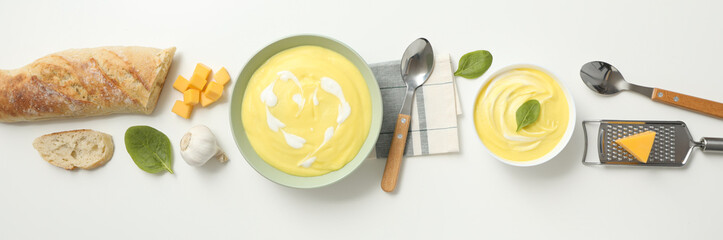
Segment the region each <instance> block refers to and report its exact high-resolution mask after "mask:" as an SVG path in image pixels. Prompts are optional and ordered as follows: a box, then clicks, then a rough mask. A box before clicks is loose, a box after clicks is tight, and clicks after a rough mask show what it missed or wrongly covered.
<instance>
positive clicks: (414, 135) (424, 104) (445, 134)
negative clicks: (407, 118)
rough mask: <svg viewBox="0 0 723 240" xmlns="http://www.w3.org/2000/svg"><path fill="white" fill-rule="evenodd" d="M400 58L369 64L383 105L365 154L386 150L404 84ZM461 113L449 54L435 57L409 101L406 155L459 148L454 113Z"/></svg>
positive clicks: (381, 154)
mask: <svg viewBox="0 0 723 240" xmlns="http://www.w3.org/2000/svg"><path fill="white" fill-rule="evenodd" d="M400 64H401V63H400V61H390V62H383V63H376V64H371V65H370V67H371V69H372V72H374V77H376V79H377V82H378V83H379V89H380V90H381V93H382V102H383V105H384V116H383V118H382V130H381V133H380V134H379V139H378V140H377V144H376V147H375V148H374V150H373V151H372V153H371V154H369V157H368V158H386V157H387V155H388V154H389V146H390V145H391V141H392V135H393V132H394V125H395V123H396V121H397V114H399V110H400V109H401V108H402V100H403V98H404V95H405V93H406V90H407V87H406V85H405V84H404V81H402V75H401V70H400ZM460 114H462V111H461V110H460V106H459V97H458V96H457V87H456V84H455V82H454V74H453V73H452V63H451V59H450V56H449V54H440V55H439V56H437V58H436V59H435V66H434V71H433V72H432V75H431V76H430V77H429V79H428V80H427V82H425V83H424V85H422V86H421V87H419V88H418V89H417V92H416V94H415V96H414V102H413V103H412V122H411V127H410V130H409V135H408V137H407V147H406V150H405V152H404V155H406V156H420V155H429V154H439V153H451V152H459V136H458V132H457V116H458V115H460Z"/></svg>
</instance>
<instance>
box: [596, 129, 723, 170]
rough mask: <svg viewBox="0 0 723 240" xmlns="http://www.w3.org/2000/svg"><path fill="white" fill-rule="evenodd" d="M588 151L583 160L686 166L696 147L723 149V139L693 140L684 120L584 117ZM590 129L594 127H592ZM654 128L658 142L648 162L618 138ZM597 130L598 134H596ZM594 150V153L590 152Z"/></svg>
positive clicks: (623, 163) (602, 162)
mask: <svg viewBox="0 0 723 240" xmlns="http://www.w3.org/2000/svg"><path fill="white" fill-rule="evenodd" d="M582 127H583V130H584V132H585V153H584V155H583V160H582V161H583V164H587V165H590V164H593V165H598V164H614V165H639V166H672V167H681V166H684V165H685V164H686V163H687V161H688V158H689V157H690V154H691V152H692V151H693V149H694V148H696V147H700V148H702V149H703V150H704V151H705V150H715V151H721V150H723V139H721V138H703V139H702V140H701V141H700V142H695V141H693V137H692V136H691V135H690V132H689V131H688V127H687V126H686V125H685V123H684V122H681V121H621V120H601V121H583V123H582ZM588 130H590V131H588ZM645 131H654V132H656V135H655V142H654V143H653V148H652V150H651V151H650V156H649V157H648V162H647V163H642V162H639V161H637V160H636V159H635V158H634V157H633V156H632V155H631V154H630V153H628V152H627V151H625V149H623V148H622V147H620V146H619V145H618V144H616V143H615V140H617V139H620V138H624V137H627V136H630V135H634V134H638V133H642V132H645ZM595 133H597V134H595ZM588 153H590V156H588Z"/></svg>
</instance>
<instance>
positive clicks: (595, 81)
mask: <svg viewBox="0 0 723 240" xmlns="http://www.w3.org/2000/svg"><path fill="white" fill-rule="evenodd" d="M580 77H581V78H582V81H583V82H585V85H587V87H588V88H590V89H592V90H593V91H595V92H597V93H600V94H603V95H613V94H616V93H619V92H620V91H623V90H631V91H633V92H637V93H640V94H642V95H645V96H647V97H649V98H650V99H652V100H653V101H656V102H662V103H665V104H668V105H673V106H676V107H681V108H684V109H688V110H691V111H694V112H698V113H702V114H706V115H709V116H713V117H717V118H723V103H719V102H715V101H711V100H707V99H703V98H698V97H693V96H690V95H685V94H681V93H677V92H673V91H668V90H663V89H660V88H650V87H645V86H640V85H635V84H632V83H629V82H627V81H625V79H624V78H623V75H622V74H621V73H620V71H618V69H617V68H615V67H613V66H612V65H610V64H609V63H606V62H601V61H592V62H589V63H586V64H585V65H582V69H580Z"/></svg>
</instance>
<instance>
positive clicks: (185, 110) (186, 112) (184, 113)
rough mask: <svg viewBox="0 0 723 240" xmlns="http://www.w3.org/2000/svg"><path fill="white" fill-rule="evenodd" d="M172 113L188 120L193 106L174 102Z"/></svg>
mask: <svg viewBox="0 0 723 240" xmlns="http://www.w3.org/2000/svg"><path fill="white" fill-rule="evenodd" d="M171 111H172V112H174V113H176V114H178V116H181V117H183V118H185V119H188V118H189V117H191V111H193V106H192V105H188V104H185V103H183V101H180V100H179V101H176V103H175V104H173V109H172V110H171Z"/></svg>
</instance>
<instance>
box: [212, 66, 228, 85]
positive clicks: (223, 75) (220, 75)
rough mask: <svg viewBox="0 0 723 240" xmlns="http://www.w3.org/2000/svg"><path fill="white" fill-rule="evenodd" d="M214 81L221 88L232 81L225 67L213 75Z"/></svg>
mask: <svg viewBox="0 0 723 240" xmlns="http://www.w3.org/2000/svg"><path fill="white" fill-rule="evenodd" d="M213 80H216V82H218V83H219V84H221V86H224V85H226V83H228V82H229V81H231V76H229V75H228V71H226V68H225V67H222V68H221V69H219V70H218V71H216V74H214V75H213Z"/></svg>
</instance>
